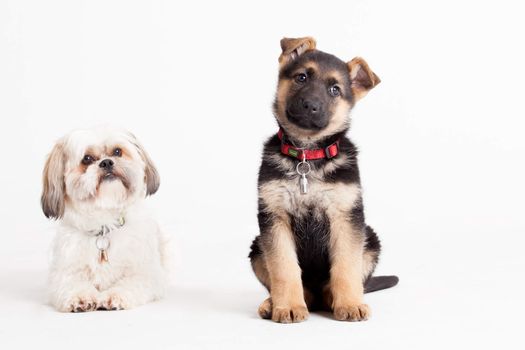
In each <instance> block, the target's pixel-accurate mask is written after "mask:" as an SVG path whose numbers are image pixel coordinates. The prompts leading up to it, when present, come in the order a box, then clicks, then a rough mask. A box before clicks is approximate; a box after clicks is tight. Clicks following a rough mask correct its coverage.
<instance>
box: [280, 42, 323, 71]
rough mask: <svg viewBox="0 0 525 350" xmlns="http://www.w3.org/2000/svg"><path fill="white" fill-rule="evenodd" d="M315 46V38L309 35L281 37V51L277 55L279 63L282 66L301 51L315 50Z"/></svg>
mask: <svg viewBox="0 0 525 350" xmlns="http://www.w3.org/2000/svg"><path fill="white" fill-rule="evenodd" d="M315 46H316V42H315V39H314V38H312V37H309V36H307V37H304V38H282V39H281V49H282V50H283V52H282V53H281V56H279V64H280V65H281V66H284V65H286V64H287V63H289V62H291V61H293V60H295V59H296V58H297V57H299V56H301V55H302V54H303V53H305V52H307V51H312V50H315Z"/></svg>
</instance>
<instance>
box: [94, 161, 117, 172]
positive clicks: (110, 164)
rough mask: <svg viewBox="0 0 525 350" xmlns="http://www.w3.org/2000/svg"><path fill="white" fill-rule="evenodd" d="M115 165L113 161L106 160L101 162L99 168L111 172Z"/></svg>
mask: <svg viewBox="0 0 525 350" xmlns="http://www.w3.org/2000/svg"><path fill="white" fill-rule="evenodd" d="M113 164H115V163H113V161H112V160H111V159H104V160H103V161H101V162H100V164H99V165H98V166H99V167H101V168H102V169H104V170H106V171H110V170H111V169H112V168H113Z"/></svg>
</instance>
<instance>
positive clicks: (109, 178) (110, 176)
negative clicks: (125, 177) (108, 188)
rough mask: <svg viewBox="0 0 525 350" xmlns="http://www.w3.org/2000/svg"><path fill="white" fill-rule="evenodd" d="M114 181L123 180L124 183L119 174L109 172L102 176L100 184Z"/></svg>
mask: <svg viewBox="0 0 525 350" xmlns="http://www.w3.org/2000/svg"><path fill="white" fill-rule="evenodd" d="M114 180H121V181H122V177H121V176H119V175H118V174H115V173H114V172H112V171H108V172H106V173H104V174H102V175H101V176H100V178H99V182H100V183H102V182H105V181H114Z"/></svg>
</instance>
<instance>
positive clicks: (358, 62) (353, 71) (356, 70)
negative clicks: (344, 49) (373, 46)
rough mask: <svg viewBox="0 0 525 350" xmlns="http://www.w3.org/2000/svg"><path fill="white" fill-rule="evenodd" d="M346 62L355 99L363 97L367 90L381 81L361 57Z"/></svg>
mask: <svg viewBox="0 0 525 350" xmlns="http://www.w3.org/2000/svg"><path fill="white" fill-rule="evenodd" d="M347 64H348V70H349V71H350V80H351V81H352V86H351V88H352V93H353V94H354V97H355V100H356V101H357V100H359V99H361V98H363V97H365V96H366V94H367V93H368V91H370V90H371V89H373V88H374V87H375V86H376V85H377V84H379V83H380V82H381V79H379V77H378V76H377V75H376V74H375V73H374V72H372V70H371V69H370V67H369V66H368V64H367V63H366V61H365V60H364V59H362V58H361V57H355V58H354V59H352V60H351V61H350V62H348V63H347Z"/></svg>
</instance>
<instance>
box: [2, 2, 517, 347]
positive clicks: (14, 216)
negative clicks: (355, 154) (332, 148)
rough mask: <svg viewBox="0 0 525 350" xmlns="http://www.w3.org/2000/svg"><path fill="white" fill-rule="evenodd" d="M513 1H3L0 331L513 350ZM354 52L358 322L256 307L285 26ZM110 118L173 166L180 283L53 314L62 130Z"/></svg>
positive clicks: (152, 343)
mask: <svg viewBox="0 0 525 350" xmlns="http://www.w3.org/2000/svg"><path fill="white" fill-rule="evenodd" d="M521 7H522V5H521V6H520V5H519V2H514V4H511V3H510V2H506V1H497V2H496V1H494V2H485V1H472V2H459V1H450V2H449V1H435V2H423V1H400V0H398V1H370V2H365V1H342V2H340V3H339V2H336V1H330V2H328V1H315V2H309V1H305V0H302V1H297V2H293V3H292V2H286V3H285V2H283V1H281V2H279V4H270V3H269V2H264V4H252V3H250V2H248V1H244V2H239V3H232V2H229V1H209V2H201V1H191V2H184V3H183V2H181V1H180V2H179V1H144V2H137V1H121V2H116V1H93V0H90V1H71V0H64V1H38V0H35V1H25V0H18V1H14V0H13V1H11V0H1V1H0V118H1V124H0V128H1V131H0V149H1V152H0V164H1V165H0V167H1V171H0V184H1V188H2V192H1V195H0V215H1V222H2V224H1V231H0V235H1V236H0V347H1V348H2V349H11V348H29V347H30V346H45V348H53V349H61V348H66V347H67V348H69V349H76V348H85V349H88V348H89V349H93V348H109V347H112V348H116V349H123V348H147V349H154V348H170V349H175V348H177V349H185V348H188V349H189V348H200V349H204V348H209V349H221V348H228V349H229V348H235V347H239V348H247V347H249V348H251V349H254V348H265V349H268V347H269V346H275V347H276V348H279V349H280V348H284V347H288V348H289V347H294V348H298V347H304V348H314V349H317V348H319V347H325V348H326V347H329V348H332V347H340V348H345V349H350V348H354V349H372V348H374V349H379V348H386V347H388V348H394V349H407V348H409V349H410V348H414V349H421V348H424V349H434V348H435V349H443V348H460V347H464V348H484V347H486V348H495V347H497V348H505V349H511V348H521V349H523V343H524V342H523V338H522V334H520V333H522V332H523V327H524V321H523V312H524V311H525V307H524V305H525V303H524V301H523V295H524V292H525V288H524V286H525V283H524V282H523V278H524V274H523V272H524V268H525V259H524V257H523V244H524V243H525V239H524V235H525V219H524V217H525V215H524V198H525V186H524V185H523V181H524V179H525V166H524V157H523V154H524V151H525V141H524V137H523V135H524V133H525V128H524V126H525V123H524V119H525V113H524V112H525V108H524V106H523V104H524V96H523V94H524V90H523V78H524V75H525V74H524V72H525V68H524V67H525V63H524V62H525V54H524V50H523V33H524V32H525V25H524V21H523V10H522V8H521ZM305 35H311V36H314V37H315V38H316V39H317V41H318V48H319V49H321V50H324V51H327V52H330V53H334V54H336V55H337V56H339V57H341V58H343V59H346V60H350V59H351V58H352V57H354V56H357V55H360V56H363V57H364V58H365V59H367V61H368V62H369V64H370V66H371V67H372V69H373V70H375V72H376V73H377V74H378V75H379V76H380V77H381V79H382V83H381V84H380V85H379V86H378V87H377V88H376V89H375V90H374V91H372V92H371V93H370V94H369V95H368V96H367V97H366V98H365V99H364V100H363V101H362V102H361V103H360V104H358V106H357V107H356V109H355V110H354V113H353V126H352V129H351V131H350V133H349V135H350V137H351V138H352V139H353V140H354V141H355V143H356V144H357V145H358V146H359V148H360V149H361V155H360V166H361V170H362V179H363V186H364V191H365V206H366V215H367V219H368V222H369V223H370V224H371V225H372V226H374V227H375V229H376V230H377V231H378V233H379V234H380V237H381V238H382V242H383V247H384V252H383V255H382V260H381V263H380V265H379V268H378V273H379V274H381V273H382V274H398V275H399V276H400V279H401V282H400V284H399V286H398V287H396V288H394V289H391V290H387V291H382V292H378V293H374V294H370V295H367V296H366V301H367V302H368V303H369V304H370V306H371V308H372V311H373V315H372V318H371V319H370V320H369V321H368V322H364V323H342V322H337V321H334V320H332V318H331V317H330V315H328V314H313V315H311V317H310V320H308V321H307V322H305V323H301V324H294V325H279V324H274V323H272V322H270V321H264V320H260V319H259V318H258V316H257V314H256V310H257V307H258V305H259V303H260V302H261V301H262V300H263V299H264V298H265V297H266V291H265V290H264V289H263V288H262V287H261V286H260V285H259V283H258V282H257V281H256V279H255V278H254V276H253V274H252V272H251V270H250V265H249V261H248V259H247V254H248V251H249V249H248V248H249V245H250V242H251V240H252V239H253V237H254V236H255V235H256V234H257V231H258V228H257V221H256V200H257V194H256V177H257V170H258V166H259V160H260V151H261V147H262V142H263V141H264V140H265V139H266V138H267V137H268V136H270V135H272V133H274V132H276V123H275V121H274V120H273V117H272V114H271V103H272V99H273V93H274V89H275V84H276V78H277V57H278V55H279V53H280V48H279V40H280V39H281V37H283V36H290V37H294V36H305ZM105 123H110V124H114V125H118V126H122V127H125V128H128V129H130V130H131V131H133V132H135V133H136V134H137V135H138V136H139V138H140V139H141V141H142V143H143V144H144V145H145V146H146V148H147V150H148V151H149V153H150V154H151V156H152V158H153V159H154V160H155V162H156V163H157V166H158V168H159V170H160V173H161V177H162V185H161V187H160V191H159V193H158V194H156V195H155V196H153V197H152V198H151V199H150V200H149V203H150V205H151V207H153V208H154V210H155V213H156V216H157V217H158V220H159V221H160V222H161V224H162V225H163V226H164V227H165V229H166V231H167V232H169V234H170V235H171V237H172V238H173V243H174V249H173V251H174V259H173V260H174V265H175V267H174V270H173V283H172V287H171V289H170V293H169V296H168V297H167V298H166V299H165V300H163V301H160V302H157V303H152V304H149V305H146V306H143V307H140V308H138V309H135V310H131V311H123V312H96V313H87V314H60V313H57V312H55V311H54V310H53V309H52V308H50V307H49V306H47V304H46V299H45V280H46V273H47V264H48V253H49V244H50V241H51V239H52V237H53V234H54V227H55V225H56V223H54V222H50V221H47V220H46V219H45V218H44V215H43V214H42V212H41V209H40V207H39V197H40V190H41V171H42V167H43V163H44V160H45V157H46V154H47V153H48V152H49V151H50V149H51V147H52V145H53V143H54V141H55V140H56V139H57V138H58V137H60V136H61V135H63V134H64V133H66V132H68V131H69V130H71V129H73V128H78V127H88V126H93V125H99V124H105Z"/></svg>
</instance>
